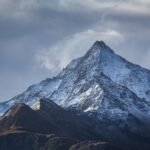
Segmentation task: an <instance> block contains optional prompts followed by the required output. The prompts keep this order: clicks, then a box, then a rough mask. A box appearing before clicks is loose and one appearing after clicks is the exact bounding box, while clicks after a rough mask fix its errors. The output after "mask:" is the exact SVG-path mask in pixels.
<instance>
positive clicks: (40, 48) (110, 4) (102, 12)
mask: <svg viewBox="0 0 150 150" xmlns="http://www.w3.org/2000/svg"><path fill="white" fill-rule="evenodd" d="M149 6H150V3H149V2H148V1H146V0H145V1H142V0H136V1H135V0H132V1H131V0H128V1H125V2H124V1H123V0H105V1H104V0H86V2H85V1H81V0H51V1H49V0H30V1H29V0H27V1H24V0H0V76H1V78H0V83H1V84H0V100H5V99H9V98H10V97H13V96H14V95H16V94H18V93H19V92H21V91H23V90H24V89H25V88H26V87H28V85H30V84H32V83H36V82H38V81H40V80H42V79H44V78H45V77H50V76H52V75H54V73H56V72H58V71H59V70H61V69H62V68H63V67H65V65H66V64H67V63H68V62H69V61H71V60H72V59H73V58H75V57H78V56H80V55H83V54H84V53H85V51H86V50H87V49H88V48H89V47H90V46H91V44H92V43H93V42H94V40H105V41H106V42H107V43H108V44H109V45H110V46H111V47H112V48H114V49H115V50H116V52H117V53H119V54H121V55H122V56H124V57H126V58H127V59H129V60H130V61H133V62H135V63H139V64H141V65H143V66H145V67H149V68H150V62H149V61H148V60H149V56H150V45H149V43H150V38H149V35H150V30H149V26H150V11H149ZM56 66H57V69H54V68H56Z"/></svg>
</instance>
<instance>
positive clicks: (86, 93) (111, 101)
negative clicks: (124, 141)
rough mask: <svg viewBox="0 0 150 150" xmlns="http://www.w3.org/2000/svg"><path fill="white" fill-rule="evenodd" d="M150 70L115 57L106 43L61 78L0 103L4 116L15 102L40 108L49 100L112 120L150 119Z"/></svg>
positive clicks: (46, 81)
mask: <svg viewBox="0 0 150 150" xmlns="http://www.w3.org/2000/svg"><path fill="white" fill-rule="evenodd" d="M149 97H150V71H149V70H146V69H144V68H142V67H140V66H138V65H135V64H132V63H130V62H128V61H127V60H125V59H124V58H122V57H120V56H119V55H117V54H115V53H114V51H113V50H112V49H111V48H109V46H107V45H106V44H105V43H104V42H103V41H96V42H95V43H94V44H93V46H92V47H91V48H90V49H89V51H88V52H87V53H86V54H85V55H84V56H83V57H80V58H78V59H75V60H73V61H72V62H71V63H70V64H69V65H68V66H67V67H66V68H65V69H64V70H63V71H62V72H61V73H60V74H59V75H57V76H56V77H54V78H52V79H46V80H44V81H42V82H40V83H39V84H36V85H33V86H31V87H30V88H28V89H27V91H25V92H24V93H22V94H20V95H18V96H16V97H14V98H13V99H11V100H10V101H8V102H5V103H2V104H0V112H1V113H4V112H5V111H6V110H7V109H8V108H10V107H11V106H12V105H14V104H15V103H19V102H24V103H26V104H28V105H30V106H33V107H35V108H37V109H38V108H39V103H38V99H39V98H40V99H41V98H48V99H50V100H52V101H53V102H55V103H57V104H58V105H60V106H62V107H63V108H65V109H73V110H75V111H79V112H81V113H86V114H88V115H90V116H93V114H94V115H95V114H96V115H95V116H96V117H97V118H98V119H102V118H108V119H111V120H116V119H123V120H126V119H127V118H128V116H129V115H130V114H132V115H133V116H135V117H138V118H140V119H145V118H146V120H147V119H149V120H150V111H149V110H150V99H149Z"/></svg>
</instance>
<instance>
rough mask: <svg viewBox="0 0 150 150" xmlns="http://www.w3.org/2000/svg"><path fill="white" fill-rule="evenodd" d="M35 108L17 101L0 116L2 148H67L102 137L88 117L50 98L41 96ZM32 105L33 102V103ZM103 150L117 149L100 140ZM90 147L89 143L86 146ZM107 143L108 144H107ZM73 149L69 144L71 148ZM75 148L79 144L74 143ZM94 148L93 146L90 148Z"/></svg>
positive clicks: (28, 149) (7, 149)
mask: <svg viewBox="0 0 150 150" xmlns="http://www.w3.org/2000/svg"><path fill="white" fill-rule="evenodd" d="M36 106H38V109H37V107H36V111H35V110H32V109H31V108H30V107H28V106H27V105H25V104H16V105H15V106H13V107H12V108H11V109H10V110H9V111H7V112H6V113H5V114H4V115H3V116H2V117H1V118H0V149H3V150H10V149H11V150H20V149H22V150H69V149H70V148H71V147H72V146H73V145H74V144H77V143H78V142H83V140H86V141H84V144H82V143H80V144H79V145H80V146H82V145H83V146H84V145H85V143H87V144H89V142H88V141H87V140H94V139H96V138H97V139H99V140H100V139H101V138H100V136H99V137H98V136H97V134H96V132H95V131H94V129H92V127H91V126H90V125H89V123H88V120H86V119H85V118H81V117H79V116H76V115H74V114H72V113H71V112H67V111H65V110H63V109H62V108H60V107H59V106H57V105H56V104H55V103H53V102H51V101H50V100H46V99H42V100H40V101H39V102H38V104H36ZM34 108H35V106H34ZM95 142H97V143H101V146H100V145H99V146H98V147H99V148H102V149H103V150H113V149H114V147H115V148H116V150H117V149H118V150H120V148H117V147H116V146H112V145H110V144H109V143H106V142H105V143H106V144H105V145H106V146H105V147H103V146H102V145H103V144H102V143H103V142H101V141H90V144H93V145H94V143H95ZM89 147H91V146H89ZM108 147H109V148H108ZM71 149H72V148H71ZM73 149H76V150H77V149H78V146H76V145H75V146H73ZM93 150H94V148H93Z"/></svg>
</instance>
